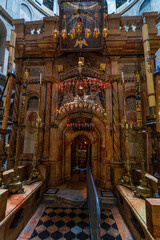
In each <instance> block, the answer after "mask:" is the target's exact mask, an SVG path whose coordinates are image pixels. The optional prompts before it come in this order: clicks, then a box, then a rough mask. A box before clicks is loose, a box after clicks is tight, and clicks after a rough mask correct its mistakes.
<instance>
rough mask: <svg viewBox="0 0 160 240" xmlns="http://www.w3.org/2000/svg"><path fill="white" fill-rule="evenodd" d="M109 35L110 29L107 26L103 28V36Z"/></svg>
mask: <svg viewBox="0 0 160 240" xmlns="http://www.w3.org/2000/svg"><path fill="white" fill-rule="evenodd" d="M107 35H108V29H107V28H103V33H102V36H103V37H104V38H106V37H107Z"/></svg>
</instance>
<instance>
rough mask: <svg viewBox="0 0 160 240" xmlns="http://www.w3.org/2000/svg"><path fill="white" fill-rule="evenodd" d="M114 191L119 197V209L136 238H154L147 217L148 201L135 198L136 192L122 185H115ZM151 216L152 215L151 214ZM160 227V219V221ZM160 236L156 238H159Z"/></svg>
mask: <svg viewBox="0 0 160 240" xmlns="http://www.w3.org/2000/svg"><path fill="white" fill-rule="evenodd" d="M114 193H115V195H116V197H117V203H118V207H119V210H120V212H121V214H122V216H123V218H124V219H125V222H126V223H127V225H128V227H129V228H130V230H131V233H132V234H133V237H134V239H136V240H142V239H147V240H154V239H155V237H154V236H153V235H152V234H153V232H152V231H150V229H149V226H148V224H149V223H148V222H147V217H146V211H148V209H147V210H146V201H145V199H142V198H135V197H134V193H133V192H132V191H131V190H130V189H128V188H126V187H124V186H121V185H114ZM150 212H151V211H150ZM150 217H151V215H150ZM158 224H159V227H160V221H159V223H158ZM159 239H160V238H156V240H159Z"/></svg>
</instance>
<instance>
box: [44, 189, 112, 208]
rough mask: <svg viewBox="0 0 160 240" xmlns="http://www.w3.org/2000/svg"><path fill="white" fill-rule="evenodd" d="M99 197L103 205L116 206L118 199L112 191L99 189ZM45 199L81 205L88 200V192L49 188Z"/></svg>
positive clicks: (70, 204) (76, 205)
mask: <svg viewBox="0 0 160 240" xmlns="http://www.w3.org/2000/svg"><path fill="white" fill-rule="evenodd" d="M98 197H99V202H100V206H101V207H105V206H107V205H108V206H114V205H116V203H117V199H116V197H115V196H114V194H113V193H112V192H109V191H106V192H105V191H98ZM44 200H54V201H57V202H61V203H63V204H68V205H69V206H75V207H80V206H83V205H84V204H85V205H86V202H87V193H86V191H83V190H72V189H49V190H48V191H47V192H46V193H45V194H44Z"/></svg>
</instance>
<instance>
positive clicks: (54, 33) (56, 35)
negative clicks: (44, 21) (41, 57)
mask: <svg viewBox="0 0 160 240" xmlns="http://www.w3.org/2000/svg"><path fill="white" fill-rule="evenodd" d="M58 36H59V31H58V30H57V29H55V30H54V32H53V37H54V38H58Z"/></svg>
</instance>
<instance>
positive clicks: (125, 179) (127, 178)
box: [119, 79, 135, 190]
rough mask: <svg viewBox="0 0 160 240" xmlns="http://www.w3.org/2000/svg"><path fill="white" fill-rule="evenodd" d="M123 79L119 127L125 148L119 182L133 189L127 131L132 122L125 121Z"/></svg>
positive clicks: (131, 126) (130, 127)
mask: <svg viewBox="0 0 160 240" xmlns="http://www.w3.org/2000/svg"><path fill="white" fill-rule="evenodd" d="M122 80H123V101H124V120H123V121H122V122H121V127H122V129H123V130H124V131H125V137H126V139H125V148H126V160H125V162H124V168H125V173H124V174H123V176H122V177H121V179H120V180H119V184H121V185H123V186H125V187H128V188H130V189H131V190H134V189H135V187H134V185H133V181H132V175H131V163H130V156H129V131H130V130H131V129H133V123H131V122H127V113H126V97H125V83H124V79H122Z"/></svg>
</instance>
